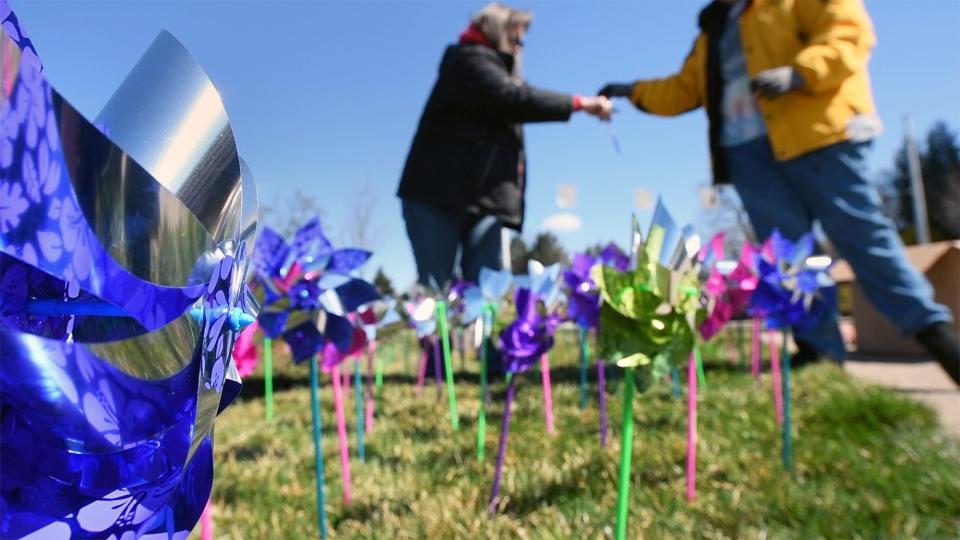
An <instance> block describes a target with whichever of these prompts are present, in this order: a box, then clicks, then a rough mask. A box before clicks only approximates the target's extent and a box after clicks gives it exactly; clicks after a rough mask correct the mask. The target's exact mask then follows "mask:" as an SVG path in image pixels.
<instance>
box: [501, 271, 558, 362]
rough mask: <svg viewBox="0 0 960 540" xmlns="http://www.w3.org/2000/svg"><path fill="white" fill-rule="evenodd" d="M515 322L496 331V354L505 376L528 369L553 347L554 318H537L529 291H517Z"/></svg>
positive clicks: (533, 297)
mask: <svg viewBox="0 0 960 540" xmlns="http://www.w3.org/2000/svg"><path fill="white" fill-rule="evenodd" d="M515 301H516V306H517V319H516V320H515V321H513V322H512V323H511V324H510V326H508V327H506V328H504V329H503V331H502V332H500V352H501V354H503V356H504V359H505V360H506V369H507V373H509V374H516V373H520V372H523V371H526V370H528V369H530V368H531V367H532V366H533V365H534V364H535V363H536V362H538V361H539V360H540V357H541V356H542V355H543V354H545V353H546V352H547V351H549V350H550V348H552V347H553V334H554V331H555V330H556V328H557V324H558V323H559V319H558V317H556V316H550V317H544V316H542V315H540V311H539V309H540V303H539V302H538V300H537V297H536V296H535V295H534V294H533V293H532V292H531V291H530V289H517V292H516V299H515Z"/></svg>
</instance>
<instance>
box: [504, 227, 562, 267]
mask: <svg viewBox="0 0 960 540" xmlns="http://www.w3.org/2000/svg"><path fill="white" fill-rule="evenodd" d="M531 260H536V261H539V262H541V263H543V265H544V266H549V265H551V264H554V263H561V264H564V265H566V264H569V262H570V259H569V258H568V257H567V252H566V250H564V249H563V246H561V245H560V240H559V239H558V238H557V236H556V235H555V234H553V233H551V232H546V231H544V232H541V233H538V234H537V237H536V238H534V240H533V243H532V244H530V245H527V244H525V243H524V241H523V239H522V238H520V237H519V236H515V237H514V238H513V240H511V242H510V261H511V266H512V268H511V270H512V271H513V273H514V274H526V273H527V263H528V262H529V261H531Z"/></svg>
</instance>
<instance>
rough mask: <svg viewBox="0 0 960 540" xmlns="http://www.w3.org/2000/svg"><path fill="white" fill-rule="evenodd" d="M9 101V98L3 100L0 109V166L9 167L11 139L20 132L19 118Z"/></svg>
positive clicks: (14, 138)
mask: <svg viewBox="0 0 960 540" xmlns="http://www.w3.org/2000/svg"><path fill="white" fill-rule="evenodd" d="M11 103H12V101H10V100H7V101H4V102H3V108H2V109H0V167H9V166H10V165H11V164H12V163H13V141H15V140H16V139H17V134H18V133H19V132H20V118H18V115H17V113H16V111H15V110H14V109H13V106H12V105H11Z"/></svg>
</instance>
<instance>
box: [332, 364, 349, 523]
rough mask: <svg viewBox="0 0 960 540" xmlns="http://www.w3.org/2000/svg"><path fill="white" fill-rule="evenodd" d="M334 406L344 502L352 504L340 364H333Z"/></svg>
mask: <svg viewBox="0 0 960 540" xmlns="http://www.w3.org/2000/svg"><path fill="white" fill-rule="evenodd" d="M331 378H332V379H333V406H334V407H335V408H336V409H337V436H338V437H339V438H340V469H341V473H342V475H343V504H350V448H349V446H348V444H347V417H346V416H345V415H344V414H343V388H342V384H341V381H340V365H339V364H337V365H335V366H333V371H332V372H331Z"/></svg>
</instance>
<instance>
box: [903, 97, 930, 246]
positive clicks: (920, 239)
mask: <svg viewBox="0 0 960 540" xmlns="http://www.w3.org/2000/svg"><path fill="white" fill-rule="evenodd" d="M903 135H904V139H905V142H906V149H907V164H908V166H909V167H910V193H911V195H912V196H913V223H914V227H915V229H916V231H917V243H918V244H929V243H930V222H929V221H928V220H927V198H926V195H925V193H924V190H923V171H921V169H920V151H919V150H918V149H917V143H916V141H914V140H913V122H912V121H911V120H910V116H909V115H907V116H904V117H903Z"/></svg>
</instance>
